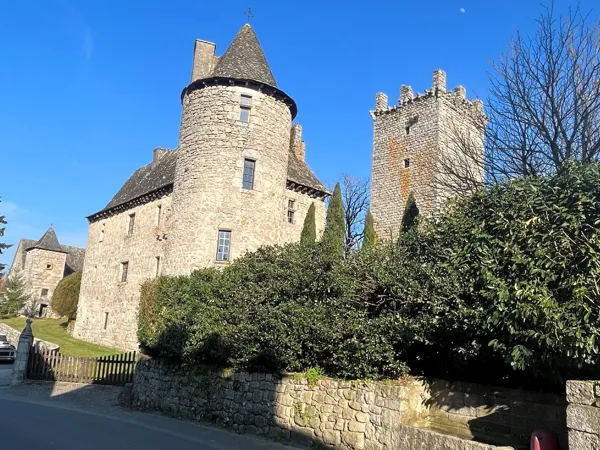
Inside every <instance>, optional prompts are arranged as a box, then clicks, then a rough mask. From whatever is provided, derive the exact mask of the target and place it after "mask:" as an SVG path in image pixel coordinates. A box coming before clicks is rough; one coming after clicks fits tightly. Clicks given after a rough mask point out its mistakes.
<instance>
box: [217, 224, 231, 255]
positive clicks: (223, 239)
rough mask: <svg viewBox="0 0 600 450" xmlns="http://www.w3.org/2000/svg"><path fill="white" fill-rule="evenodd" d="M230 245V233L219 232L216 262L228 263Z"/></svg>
mask: <svg viewBox="0 0 600 450" xmlns="http://www.w3.org/2000/svg"><path fill="white" fill-rule="evenodd" d="M230 245H231V231H228V230H219V241H218V243H217V261H229V248H230Z"/></svg>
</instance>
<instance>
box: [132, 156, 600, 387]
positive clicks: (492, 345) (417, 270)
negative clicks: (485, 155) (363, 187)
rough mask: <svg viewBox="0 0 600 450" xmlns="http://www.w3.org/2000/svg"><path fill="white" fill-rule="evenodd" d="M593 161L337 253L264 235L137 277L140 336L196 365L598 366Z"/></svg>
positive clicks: (541, 376)
mask: <svg viewBox="0 0 600 450" xmlns="http://www.w3.org/2000/svg"><path fill="white" fill-rule="evenodd" d="M599 224H600V166H599V165H598V164H591V165H587V166H581V165H576V164H573V165H568V166H567V167H565V168H564V169H563V170H561V172H560V173H558V174H556V175H554V176H551V177H542V178H527V179H521V180H515V181H512V182H509V183H506V184H502V185H498V186H495V187H492V188H489V189H485V190H481V191H479V192H476V193H475V194H473V195H472V196H471V197H469V198H465V199H462V200H458V201H455V202H453V203H451V204H450V205H448V207H447V208H446V209H445V210H444V211H443V212H441V213H440V214H438V215H437V216H436V217H435V218H432V219H424V218H421V219H420V220H418V221H416V224H415V225H414V226H412V227H407V229H406V230H405V231H404V232H403V233H401V235H400V238H399V240H398V242H396V243H394V244H388V245H378V246H376V247H374V248H371V249H369V251H364V252H361V253H360V254H359V255H350V256H349V257H347V258H345V259H343V258H340V257H339V255H338V254H335V252H331V248H330V246H329V245H327V243H326V242H325V243H322V244H319V243H315V244H314V245H296V244H293V245H287V246H283V247H264V248H261V249H259V250H258V251H256V252H253V253H250V254H247V255H246V256H244V257H242V258H239V259H237V260H236V261H234V262H233V263H232V264H231V265H229V266H228V267H226V268H225V269H223V270H222V271H218V270H215V269H204V270H199V271H196V272H194V273H193V274H192V275H191V276H189V277H163V278H159V279H158V280H156V281H154V282H152V283H151V284H147V285H146V286H144V289H143V293H142V302H141V311H140V332H139V335H140V341H141V343H142V345H143V346H144V347H145V348H146V349H147V351H148V352H150V353H152V354H154V355H159V356H164V357H169V358H175V359H178V360H181V361H186V362H191V363H210V364H217V365H222V366H229V367H233V368H238V369H248V370H268V371H275V372H280V371H293V372H304V371H306V370H308V369H310V368H311V367H312V368H314V367H320V368H322V369H323V371H324V373H326V374H328V375H333V376H339V377H344V378H384V377H392V378H393V377H398V376H399V375H402V374H404V373H406V372H407V368H410V371H411V373H413V374H416V375H426V376H431V377H440V378H448V379H462V380H471V381H479V382H487V383H499V384H507V385H511V386H522V387H538V388H540V387H541V388H554V387H556V386H558V385H559V384H560V383H561V382H562V381H564V380H565V379H567V378H580V377H596V378H597V377H598V376H600V358H599V356H598V345H597V342H598V339H599V337H600V336H599V330H600V317H599V314H600V310H599V308H598V303H599V302H600V292H599V289H600V288H598V286H599V284H600V283H599V280H598V278H599V277H600V256H599V255H600V248H599V246H600V234H599V230H600V227H599Z"/></svg>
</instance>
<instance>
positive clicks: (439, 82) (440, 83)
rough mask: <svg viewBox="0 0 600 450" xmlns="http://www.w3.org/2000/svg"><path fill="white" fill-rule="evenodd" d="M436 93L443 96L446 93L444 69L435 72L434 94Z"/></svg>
mask: <svg viewBox="0 0 600 450" xmlns="http://www.w3.org/2000/svg"><path fill="white" fill-rule="evenodd" d="M436 92H439V93H442V94H443V93H444V92H446V72H444V71H443V70H442V69H437V70H434V71H433V93H434V94H435V93H436Z"/></svg>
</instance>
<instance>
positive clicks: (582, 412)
mask: <svg viewBox="0 0 600 450" xmlns="http://www.w3.org/2000/svg"><path fill="white" fill-rule="evenodd" d="M567 401H568V402H569V406H568V408H567V427H568V429H569V450H600V381H567Z"/></svg>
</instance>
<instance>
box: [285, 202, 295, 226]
mask: <svg viewBox="0 0 600 450" xmlns="http://www.w3.org/2000/svg"><path fill="white" fill-rule="evenodd" d="M295 212H296V200H288V211H287V221H288V223H294V214H295Z"/></svg>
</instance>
